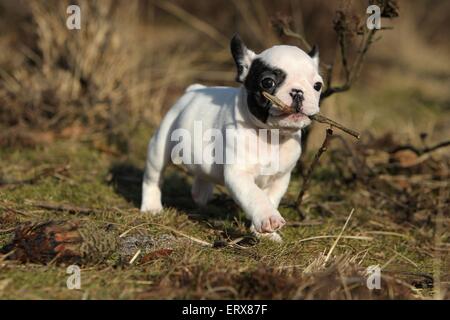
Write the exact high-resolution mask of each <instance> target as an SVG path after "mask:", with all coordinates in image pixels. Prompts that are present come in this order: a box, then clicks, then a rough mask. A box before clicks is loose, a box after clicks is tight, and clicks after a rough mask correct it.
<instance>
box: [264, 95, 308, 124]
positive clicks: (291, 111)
mask: <svg viewBox="0 0 450 320" xmlns="http://www.w3.org/2000/svg"><path fill="white" fill-rule="evenodd" d="M261 94H262V95H263V96H264V98H266V99H267V100H268V102H269V103H270V104H271V106H273V108H271V109H270V114H271V115H272V116H274V117H288V118H290V119H292V120H302V119H306V118H308V119H309V117H308V116H307V115H306V114H304V113H303V112H301V111H300V107H301V104H300V103H299V101H293V103H292V105H291V106H288V105H286V104H285V103H284V102H283V101H281V100H280V99H279V98H277V97H276V96H274V95H271V94H270V93H267V92H265V91H262V92H261Z"/></svg>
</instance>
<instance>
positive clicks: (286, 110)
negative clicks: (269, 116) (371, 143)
mask: <svg viewBox="0 0 450 320" xmlns="http://www.w3.org/2000/svg"><path fill="white" fill-rule="evenodd" d="M262 95H263V96H264V97H265V98H266V99H267V100H269V101H270V102H272V103H273V104H274V105H276V106H277V107H278V109H280V111H282V112H284V113H294V112H295V111H294V110H293V108H292V107H290V106H288V105H286V104H285V103H284V102H283V101H281V100H280V99H278V98H277V97H276V96H273V95H271V94H270V93H267V92H265V91H263V92H262ZM309 118H311V119H312V120H314V121H317V122H320V123H325V124H329V125H330V126H332V127H336V128H338V129H340V130H342V131H344V132H345V133H347V134H349V135H351V136H353V137H355V138H356V139H359V138H361V135H360V134H359V133H358V132H356V131H355V130H352V129H349V128H347V127H345V126H343V125H342V124H340V123H337V122H336V121H334V120H331V119H329V118H327V117H325V116H323V115H321V114H315V115H312V116H310V117H309Z"/></svg>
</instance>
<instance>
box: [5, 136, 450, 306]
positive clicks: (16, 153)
mask: <svg viewBox="0 0 450 320" xmlns="http://www.w3.org/2000/svg"><path fill="white" fill-rule="evenodd" d="M142 135H143V136H147V135H148V132H147V133H142ZM142 139H143V137H136V140H134V141H137V142H138V141H140V140H142ZM144 151H145V149H143V150H141V152H139V153H138V154H136V155H133V156H131V157H127V156H124V157H115V156H111V155H109V154H105V153H104V152H102V151H99V150H98V149H97V148H95V147H94V146H92V145H90V144H86V143H81V142H73V141H59V142H57V143H54V144H51V145H45V146H40V147H36V148H34V149H33V148H32V149H21V150H14V149H10V150H2V156H1V162H0V166H1V168H2V177H3V179H4V180H7V181H11V180H21V179H27V178H30V177H32V176H34V175H36V174H37V173H39V172H40V171H42V170H43V169H44V168H48V167H61V166H68V169H67V170H66V171H64V172H63V173H61V174H57V175H49V176H44V177H42V178H41V179H39V180H38V181H36V182H35V183H33V184H30V185H27V184H24V185H18V186H13V187H6V188H3V189H2V192H1V199H0V201H1V202H0V203H1V207H0V219H1V220H0V221H1V224H0V225H1V229H8V228H11V227H14V226H16V225H18V224H21V223H23V222H26V221H42V220H65V219H75V218H78V219H83V220H86V221H90V223H96V224H99V225H104V224H108V225H113V226H114V229H113V231H111V232H113V233H114V234H116V235H117V236H118V235H119V234H121V233H123V232H124V231H127V230H129V229H130V228H133V227H134V226H138V225H142V226H141V227H139V228H135V229H132V230H131V231H129V232H128V233H127V235H126V236H127V237H137V238H139V237H144V238H145V237H150V238H152V237H158V236H164V237H168V238H167V239H166V240H165V243H164V246H166V247H169V248H170V249H171V250H173V251H172V252H171V253H170V254H169V255H167V256H165V255H163V256H160V257H156V258H155V259H151V260H150V261H149V262H145V263H142V259H143V258H144V257H145V254H148V253H149V252H150V253H151V252H152V250H153V251H154V250H155V248H152V247H150V248H146V247H145V245H143V244H142V243H141V244H139V242H136V243H137V244H135V245H134V246H132V248H131V249H130V250H131V251H130V250H128V252H126V253H123V252H119V253H118V256H115V257H114V256H113V257H109V258H108V260H107V261H106V262H102V263H99V264H98V263H97V264H90V263H87V264H86V265H85V266H83V269H82V289H81V290H75V291H71V290H68V289H67V288H66V279H67V277H68V275H67V274H66V273H65V266H64V265H63V266H61V265H55V264H50V265H46V266H44V265H36V264H17V263H15V262H11V261H3V262H1V263H0V268H1V271H2V272H1V273H0V298H8V299H11V298H12V299H23V298H26V299H34V298H44V299H48V298H50V299H54V298H55V299H66V298H68V299H81V298H90V299H131V298H161V297H164V298H260V297H268V298H292V297H294V296H295V294H296V290H294V289H298V287H299V286H300V285H301V284H302V283H303V282H302V281H301V279H302V277H304V276H305V269H307V267H308V266H310V265H311V264H313V265H314V262H316V263H317V262H320V259H321V257H322V258H323V254H326V253H328V251H329V250H330V248H331V246H332V245H333V242H334V241H335V237H334V238H333V237H330V238H320V236H324V235H325V236H337V235H338V234H339V233H340V231H341V229H342V227H343V225H344V222H345V220H346V218H347V217H348V214H349V212H350V210H351V209H352V208H354V209H355V211H354V214H353V217H352V218H351V219H350V221H349V224H348V226H347V228H346V230H345V231H344V237H343V238H342V239H340V240H339V242H338V243H337V246H336V248H335V249H334V251H333V252H332V255H331V256H332V259H331V260H332V261H337V260H339V259H342V257H347V258H346V259H347V260H345V261H347V263H348V265H351V264H355V265H357V266H358V267H360V268H365V267H367V266H370V265H374V264H377V265H380V266H383V265H385V264H386V263H388V262H389V261H390V263H389V264H388V265H387V266H386V267H385V270H383V271H386V272H399V273H401V274H405V273H411V274H415V275H419V274H429V275H432V274H433V273H434V269H433V268H434V263H435V259H434V257H433V256H434V254H430V251H429V248H430V247H432V246H433V243H434V242H433V241H434V238H433V232H432V228H424V227H422V226H409V227H408V226H407V227H405V225H402V227H399V224H398V223H397V222H395V220H394V219H393V217H392V214H391V215H389V214H388V215H385V214H383V215H380V216H374V213H373V212H374V211H376V210H375V208H373V210H372V208H367V207H366V206H365V205H364V202H363V201H361V198H360V197H363V196H364V195H362V194H361V193H362V192H363V190H360V189H355V187H352V186H348V187H346V188H344V189H338V188H337V186H336V184H335V183H330V179H331V180H336V179H338V178H339V175H338V174H337V173H336V172H335V170H334V169H333V168H332V167H329V166H328V165H325V164H322V165H321V166H319V167H318V170H317V171H316V172H315V173H314V175H313V180H312V183H311V185H312V188H311V190H310V192H309V194H308V197H307V199H306V201H305V205H304V206H305V209H306V212H307V220H308V221H310V222H313V223H311V224H308V223H306V224H305V225H302V226H295V225H291V226H289V225H288V226H287V227H285V228H284V229H283V231H282V236H283V239H284V242H283V243H282V244H276V243H272V242H270V241H268V240H264V239H263V240H261V241H260V242H258V243H256V244H255V243H254V242H251V241H250V242H248V241H243V242H242V246H243V248H242V246H241V247H233V246H225V247H217V248H212V247H205V246H202V245H200V244H198V243H196V242H193V241H190V240H189V239H188V238H187V237H185V236H183V235H180V234H178V233H173V232H171V231H170V230H168V229H167V228H164V227H161V225H163V226H168V227H171V228H173V229H175V230H177V231H180V232H182V233H183V234H185V235H189V236H190V237H194V238H196V239H201V240H203V241H206V242H208V243H210V244H214V243H216V244H217V243H219V242H220V241H231V240H234V239H237V238H239V237H248V236H249V234H248V228H247V227H248V223H247V221H246V219H245V218H244V215H243V214H242V212H241V211H240V210H239V209H238V208H237V207H236V206H235V205H234V204H233V203H232V201H231V200H230V199H227V198H226V197H225V196H223V195H222V196H220V195H219V194H218V195H217V199H216V200H214V201H213V202H212V204H211V205H208V207H207V208H206V209H198V208H196V207H195V205H194V203H193V202H192V200H191V199H190V196H189V183H190V180H191V179H190V178H189V177H187V176H186V175H185V174H184V173H182V172H180V171H178V170H175V168H169V170H168V172H167V175H166V177H167V178H166V180H165V181H166V182H165V185H164V188H163V190H164V191H163V195H164V196H163V202H164V203H165V204H166V205H167V206H168V208H167V209H166V210H165V211H164V212H163V213H162V214H161V215H159V216H147V215H142V214H140V213H139V212H138V210H137V206H138V204H139V200H140V179H141V174H142V172H141V170H140V168H142V167H143V161H144ZM310 156H311V155H310ZM310 156H309V157H308V158H310ZM324 157H327V154H325V156H324ZM299 181H300V179H299V176H298V175H296V176H294V178H293V181H292V183H291V186H290V189H289V191H288V193H287V196H286V197H285V202H286V201H289V200H291V201H292V200H293V199H295V196H296V194H297V192H298V190H299ZM33 201H49V202H57V203H66V204H72V205H79V206H85V207H89V208H97V209H99V211H98V212H96V213H95V214H91V215H88V216H86V215H77V214H70V213H68V212H55V211H52V210H42V209H38V208H36V207H34V206H33V205H32V203H33ZM316 203H323V204H326V205H327V206H328V207H329V208H330V211H331V212H332V213H331V214H330V213H327V212H324V211H323V210H321V209H320V208H319V207H317V206H315V205H314V204H316ZM5 207H6V208H14V209H17V210H20V211H21V212H24V213H25V214H24V215H18V214H14V213H13V212H12V211H10V210H6V209H5ZM280 211H281V213H282V214H283V216H284V217H285V218H286V219H287V221H289V222H295V221H297V220H298V217H297V213H296V212H295V211H294V210H292V209H290V208H289V207H286V206H282V207H281V209H280ZM376 212H380V211H376ZM11 236H12V234H11V233H4V234H2V235H1V236H0V245H2V244H5V243H7V242H8V241H9V240H10V238H11ZM346 236H365V237H370V239H371V240H367V239H365V238H363V239H359V238H358V237H356V239H351V238H347V237H346ZM132 239H134V238H132ZM302 239H303V240H305V239H306V241H301V240H302ZM139 248H140V249H142V250H143V252H144V253H143V254H142V255H141V256H140V257H138V258H137V259H136V261H135V263H134V264H132V265H129V263H128V261H129V260H130V258H131V256H132V255H133V254H134V253H135V252H136V251H137V249H139ZM392 259H393V260H392ZM350 260H351V261H352V262H351V263H350V262H349V261H350ZM444 262H445V259H444ZM333 263H334V262H333ZM333 263H331V265H333ZM318 265H320V263H319V264H318ZM310 267H311V266H310ZM318 270H320V268H318ZM318 270H315V271H318ZM445 270H446V269H445V268H444V266H442V270H441V272H442V273H443V274H445ZM243 278H245V279H247V280H246V281H248V282H249V283H246V282H245V281H244V280H243ZM268 279H269V280H268ZM305 281H306V280H305ZM319 282H320V281H319ZM319 282H317V283H319ZM221 283H222V285H221ZM251 283H254V284H255V285H257V284H258V283H259V284H258V285H260V286H261V288H260V290H253V291H251V290H249V288H247V287H246V286H250V287H251ZM313 283H315V282H313ZM225 284H228V288H225V289H224V288H222V287H223V286H224V285H225ZM225 287H227V286H225ZM385 290H387V289H385ZM297 294H298V292H297ZM413 294H414V295H413ZM432 294H433V290H432V289H415V291H414V292H412V293H411V292H410V293H409V295H408V296H406V297H408V298H413V297H416V298H418V297H422V298H423V297H432ZM317 296H318V297H320V295H317V294H315V297H317ZM328 297H329V296H328ZM395 297H405V296H402V294H401V293H398V296H395Z"/></svg>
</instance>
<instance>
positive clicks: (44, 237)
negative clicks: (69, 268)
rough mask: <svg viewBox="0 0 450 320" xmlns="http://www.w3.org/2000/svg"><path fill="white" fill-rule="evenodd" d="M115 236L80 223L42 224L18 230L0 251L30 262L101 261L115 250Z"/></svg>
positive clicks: (22, 227) (86, 223) (75, 221)
mask: <svg viewBox="0 0 450 320" xmlns="http://www.w3.org/2000/svg"><path fill="white" fill-rule="evenodd" d="M117 243H118V242H117V237H116V236H115V235H114V234H112V233H111V232H109V233H108V232H106V230H104V229H102V228H99V227H98V226H96V225H94V224H92V223H89V222H86V221H80V220H71V221H46V222H41V223H32V224H27V225H25V226H21V227H18V228H17V230H16V232H15V235H14V238H13V240H12V242H11V243H10V244H8V245H6V246H5V247H3V248H2V249H1V250H0V252H2V253H9V252H11V251H13V253H12V254H11V255H10V256H9V258H10V259H13V260H19V261H21V262H34V263H44V264H45V263H49V262H51V261H54V262H56V263H71V264H72V263H76V264H85V263H88V262H101V261H104V260H105V259H107V258H108V257H110V256H111V255H112V254H113V253H114V252H115V251H116V250H117V246H118V245H117Z"/></svg>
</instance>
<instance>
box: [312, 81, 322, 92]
mask: <svg viewBox="0 0 450 320" xmlns="http://www.w3.org/2000/svg"><path fill="white" fill-rule="evenodd" d="M320 89H322V83H320V82H316V83H314V90H316V91H320Z"/></svg>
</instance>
